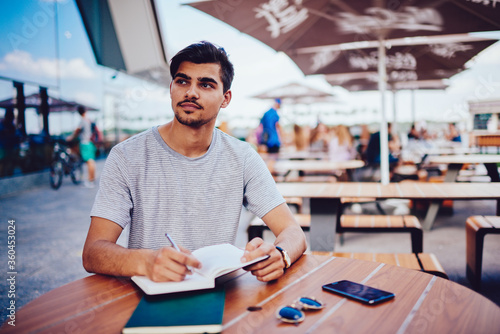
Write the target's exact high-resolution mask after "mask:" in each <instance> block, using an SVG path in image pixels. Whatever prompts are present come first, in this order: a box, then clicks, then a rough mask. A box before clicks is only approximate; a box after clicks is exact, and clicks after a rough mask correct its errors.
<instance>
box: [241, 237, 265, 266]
mask: <svg viewBox="0 0 500 334" xmlns="http://www.w3.org/2000/svg"><path fill="white" fill-rule="evenodd" d="M266 246H269V244H268V243H264V240H262V239H261V238H253V239H252V240H251V241H249V242H248V243H247V245H246V246H245V252H244V253H243V257H242V258H241V262H248V261H252V260H253V259H255V258H258V257H261V256H264V255H267V254H269V252H270V251H271V249H270V248H269V247H266ZM263 247H264V248H263ZM266 248H267V249H266Z"/></svg>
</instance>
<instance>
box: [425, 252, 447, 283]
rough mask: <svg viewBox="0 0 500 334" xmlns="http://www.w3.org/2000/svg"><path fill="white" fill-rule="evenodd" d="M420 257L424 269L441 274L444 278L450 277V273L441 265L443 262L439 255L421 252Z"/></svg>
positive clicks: (434, 273) (427, 271)
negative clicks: (447, 273)
mask: <svg viewBox="0 0 500 334" xmlns="http://www.w3.org/2000/svg"><path fill="white" fill-rule="evenodd" d="M418 259H419V260H420V264H421V266H422V270H423V271H425V272H426V273H430V274H433V275H437V276H441V277H443V278H448V275H446V273H445V271H444V268H443V267H442V266H441V263H439V261H438V259H437V257H436V256H435V255H434V254H432V253H419V254H418Z"/></svg>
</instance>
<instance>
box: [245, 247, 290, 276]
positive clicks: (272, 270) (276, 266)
mask: <svg viewBox="0 0 500 334" xmlns="http://www.w3.org/2000/svg"><path fill="white" fill-rule="evenodd" d="M263 255H269V258H268V259H266V260H263V261H261V262H258V263H256V264H253V265H251V266H248V267H246V268H245V269H246V270H249V271H251V272H252V275H254V276H256V277H257V279H258V280H259V281H262V282H269V281H272V280H275V279H277V278H279V277H281V276H282V275H283V274H284V272H285V271H284V268H285V263H284V261H283V257H282V256H281V253H280V251H278V250H277V249H276V247H275V246H274V245H273V244H270V243H267V242H264V241H262V239H260V238H255V239H253V240H251V241H250V242H249V243H248V244H247V246H246V247H245V254H244V256H243V259H245V260H246V261H250V260H252V259H255V258H257V257H260V256H263ZM243 259H242V260H243Z"/></svg>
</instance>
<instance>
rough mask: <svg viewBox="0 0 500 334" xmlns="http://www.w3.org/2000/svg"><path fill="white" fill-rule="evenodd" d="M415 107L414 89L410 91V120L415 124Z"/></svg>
mask: <svg viewBox="0 0 500 334" xmlns="http://www.w3.org/2000/svg"><path fill="white" fill-rule="evenodd" d="M415 110H416V107H415V89H412V90H411V118H412V122H413V123H415V122H416V121H417V117H416V115H417V113H416V111H415Z"/></svg>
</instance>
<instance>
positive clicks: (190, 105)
mask: <svg viewBox="0 0 500 334" xmlns="http://www.w3.org/2000/svg"><path fill="white" fill-rule="evenodd" d="M178 105H179V106H180V107H182V108H183V109H187V110H190V109H203V107H202V106H200V105H199V104H198V103H196V102H188V101H184V102H181V103H179V104H178Z"/></svg>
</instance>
